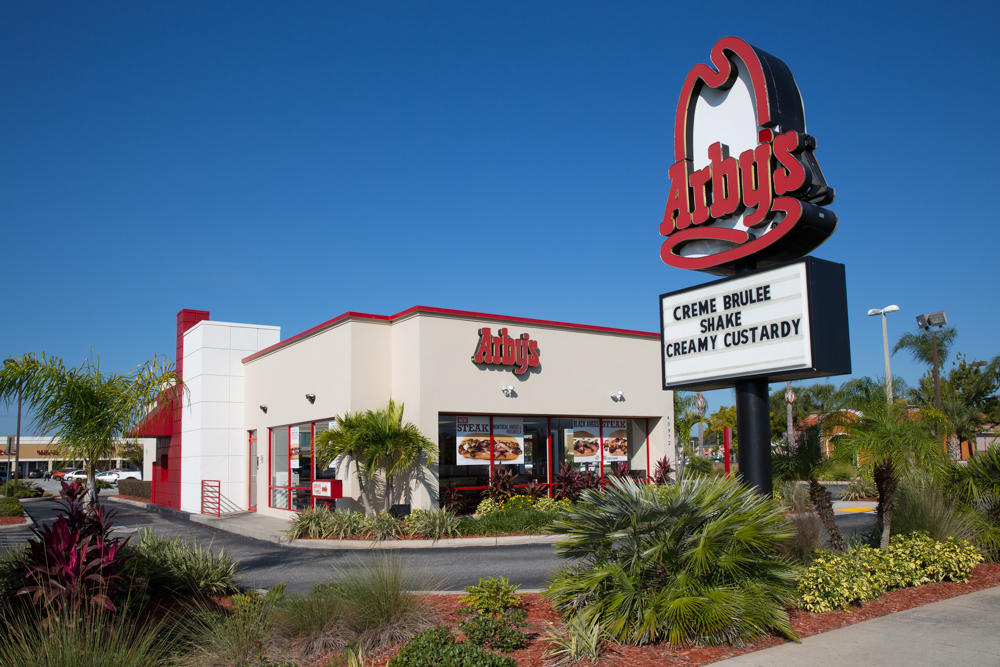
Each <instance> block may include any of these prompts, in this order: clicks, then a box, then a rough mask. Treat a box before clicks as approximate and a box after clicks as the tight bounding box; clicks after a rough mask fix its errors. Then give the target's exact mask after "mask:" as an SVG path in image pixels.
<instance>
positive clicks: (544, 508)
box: [535, 498, 573, 512]
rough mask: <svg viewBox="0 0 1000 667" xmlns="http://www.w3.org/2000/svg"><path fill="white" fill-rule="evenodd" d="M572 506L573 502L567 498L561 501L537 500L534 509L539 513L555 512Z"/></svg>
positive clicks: (552, 499) (551, 499)
mask: <svg viewBox="0 0 1000 667" xmlns="http://www.w3.org/2000/svg"><path fill="white" fill-rule="evenodd" d="M572 506H573V501H572V500H569V499H568V498H563V499H562V500H556V499H555V498H539V499H538V501H537V502H536V503H535V509H536V510H538V511H539V512H555V511H558V510H564V509H566V508H567V507H572Z"/></svg>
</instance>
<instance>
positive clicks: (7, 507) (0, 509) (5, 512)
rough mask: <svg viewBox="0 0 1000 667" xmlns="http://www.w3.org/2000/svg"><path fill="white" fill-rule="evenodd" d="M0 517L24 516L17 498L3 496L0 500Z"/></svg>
mask: <svg viewBox="0 0 1000 667" xmlns="http://www.w3.org/2000/svg"><path fill="white" fill-rule="evenodd" d="M0 516H24V508H23V507H21V503H19V502H18V500H17V498H11V497H9V496H4V497H2V498H0Z"/></svg>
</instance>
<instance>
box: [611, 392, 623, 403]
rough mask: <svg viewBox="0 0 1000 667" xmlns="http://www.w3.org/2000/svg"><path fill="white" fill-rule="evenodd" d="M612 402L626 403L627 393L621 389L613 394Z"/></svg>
mask: <svg viewBox="0 0 1000 667" xmlns="http://www.w3.org/2000/svg"><path fill="white" fill-rule="evenodd" d="M611 400H612V401H615V402H618V401H624V400H625V392H623V391H622V390H621V389H619V390H618V391H613V392H611Z"/></svg>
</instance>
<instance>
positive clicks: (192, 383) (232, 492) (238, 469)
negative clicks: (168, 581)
mask: <svg viewBox="0 0 1000 667" xmlns="http://www.w3.org/2000/svg"><path fill="white" fill-rule="evenodd" d="M280 338H281V330H280V328H278V327H272V326H265V325H257V324H235V323H232V322H213V321H211V320H205V321H202V322H199V323H198V324H196V325H195V326H193V327H191V329H189V330H188V331H187V332H186V333H185V334H184V382H185V384H187V386H188V390H189V394H188V396H187V398H186V399H185V402H184V414H183V417H182V420H181V429H182V430H181V432H182V444H181V509H182V510H185V511H187V512H200V511H201V482H202V480H219V482H221V488H222V496H223V504H224V507H223V509H227V508H228V509H236V508H239V509H246V506H247V494H248V488H247V479H248V471H249V461H248V459H247V436H246V431H245V430H244V428H243V413H244V409H243V403H244V395H243V388H244V379H243V363H242V360H243V357H246V356H248V355H250V354H252V353H254V352H256V351H258V350H260V349H262V348H265V347H268V346H269V345H273V344H274V343H277V342H278V340H279V339H280Z"/></svg>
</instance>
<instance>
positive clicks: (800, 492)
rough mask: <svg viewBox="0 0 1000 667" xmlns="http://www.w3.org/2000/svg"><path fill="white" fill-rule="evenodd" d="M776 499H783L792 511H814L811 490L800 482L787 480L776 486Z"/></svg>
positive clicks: (782, 501)
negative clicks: (810, 496) (810, 497)
mask: <svg viewBox="0 0 1000 667" xmlns="http://www.w3.org/2000/svg"><path fill="white" fill-rule="evenodd" d="M774 498H775V500H779V501H781V503H782V504H784V505H785V507H787V508H788V509H790V510H791V511H792V512H812V511H813V504H812V500H810V499H809V490H808V489H806V487H804V486H802V485H801V484H799V483H798V482H792V481H788V480H785V481H783V482H780V483H779V484H778V485H777V486H776V487H775V488H774Z"/></svg>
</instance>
